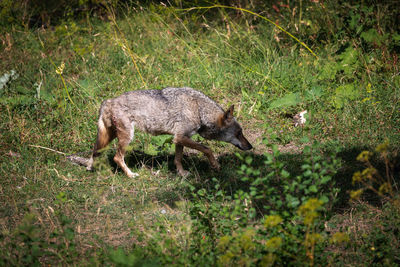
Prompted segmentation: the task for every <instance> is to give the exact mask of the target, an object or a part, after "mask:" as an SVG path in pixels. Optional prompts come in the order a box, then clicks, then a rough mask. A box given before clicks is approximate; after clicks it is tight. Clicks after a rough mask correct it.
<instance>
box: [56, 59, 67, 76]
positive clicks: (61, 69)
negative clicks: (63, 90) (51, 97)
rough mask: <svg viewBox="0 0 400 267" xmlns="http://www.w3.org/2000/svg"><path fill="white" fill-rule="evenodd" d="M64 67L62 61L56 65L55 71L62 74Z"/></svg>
mask: <svg viewBox="0 0 400 267" xmlns="http://www.w3.org/2000/svg"><path fill="white" fill-rule="evenodd" d="M64 67H65V63H64V62H63V63H61V65H60V66H59V67H57V69H56V73H57V74H59V75H61V74H63V71H64Z"/></svg>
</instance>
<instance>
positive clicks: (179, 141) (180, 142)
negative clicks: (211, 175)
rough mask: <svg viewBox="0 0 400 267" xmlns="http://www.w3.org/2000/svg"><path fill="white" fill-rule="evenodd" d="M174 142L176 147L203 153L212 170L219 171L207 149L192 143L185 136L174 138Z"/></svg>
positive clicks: (215, 161) (218, 166) (216, 163)
mask: <svg viewBox="0 0 400 267" xmlns="http://www.w3.org/2000/svg"><path fill="white" fill-rule="evenodd" d="M174 142H175V144H176V145H181V146H186V147H189V148H193V149H196V150H198V151H200V152H203V153H204V155H206V157H207V158H208V160H209V161H210V164H211V167H212V168H213V169H216V170H217V171H219V170H220V165H219V163H218V161H217V160H216V159H215V157H214V155H213V153H212V151H211V150H210V149H209V148H208V147H206V146H204V145H202V144H199V143H196V142H195V141H193V140H192V139H190V138H189V137H187V136H175V138H174Z"/></svg>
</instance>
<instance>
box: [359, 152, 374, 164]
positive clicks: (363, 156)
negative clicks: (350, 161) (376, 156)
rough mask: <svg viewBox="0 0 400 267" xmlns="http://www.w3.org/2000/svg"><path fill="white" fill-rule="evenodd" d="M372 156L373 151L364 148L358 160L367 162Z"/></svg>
mask: <svg viewBox="0 0 400 267" xmlns="http://www.w3.org/2000/svg"><path fill="white" fill-rule="evenodd" d="M371 156H372V152H369V151H366V150H364V151H363V152H361V153H360V154H359V155H358V156H357V160H358V161H361V162H367V161H368V160H369V158H370V157H371Z"/></svg>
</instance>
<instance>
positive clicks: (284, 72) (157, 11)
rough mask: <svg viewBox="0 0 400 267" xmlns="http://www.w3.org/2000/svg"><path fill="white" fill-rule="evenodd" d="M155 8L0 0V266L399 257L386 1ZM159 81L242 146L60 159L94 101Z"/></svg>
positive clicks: (154, 142)
mask: <svg viewBox="0 0 400 267" xmlns="http://www.w3.org/2000/svg"><path fill="white" fill-rule="evenodd" d="M50 2H51V3H50ZM167 2H168V1H167ZM167 2H165V3H158V2H156V1H154V2H152V1H138V2H135V1H132V2H130V1H89V0H86V1H85V0H84V1H64V2H62V1H61V2H60V3H61V4H60V5H55V6H54V5H53V4H52V3H53V1H29V0H24V1H17V2H16V3H14V1H7V0H4V1H2V2H1V3H0V8H1V11H0V25H1V30H0V38H1V42H0V51H1V54H0V57H1V60H0V153H1V157H2V160H1V161H0V174H1V176H2V179H1V182H0V203H1V205H0V207H1V208H0V214H1V216H0V218H1V219H0V225H1V232H0V246H1V247H2V250H1V251H0V265H2V266H3V265H7V266H14V265H16V266H21V265H29V266H36V265H47V264H49V265H113V266H142V265H178V266H180V265H189V266H192V265H193V266H208V265H210V266H215V265H221V266H236V265H239V266H257V265H260V266H276V265H277V266H279V265H282V266H287V265H290V266H304V265H311V266H312V265H325V264H329V265H335V266H336V265H385V266H386V265H387V266H394V265H399V264H400V257H399V255H400V251H399V248H400V231H399V225H400V200H399V193H398V189H399V188H398V187H399V165H398V160H399V157H398V152H399V151H398V147H399V143H400V138H399V136H400V134H399V133H400V113H399V110H400V104H399V103H400V101H399V100H400V75H399V73H400V72H399V63H398V54H399V51H400V28H399V27H400V26H399V25H400V23H399V22H398V19H399V18H398V14H399V13H400V12H399V11H400V10H399V6H398V5H397V3H385V4H375V3H374V2H373V1H362V2H361V3H359V2H358V1H357V2H356V1H350V2H345V3H342V2H340V1H327V3H325V1H292V2H291V1H287V2H282V1H272V2H268V3H264V1H256V0H254V1H220V2H218V3H212V4H210V3H209V2H208V1H174V3H173V4H172V5H171V4H170V3H169V2H168V4H166V3H167ZM167 86H174V87H180V86H190V87H193V88H196V89H199V90H201V91H203V92H204V93H206V94H207V95H209V96H211V97H212V98H213V99H215V100H216V101H217V102H219V103H220V104H221V105H222V106H224V107H227V106H229V105H230V104H235V105H236V108H235V110H236V113H237V114H236V117H237V118H238V120H239V121H240V122H241V124H242V126H243V128H244V133H245V135H246V136H247V137H248V139H249V140H250V141H251V142H252V144H253V146H254V147H255V148H254V150H252V151H251V152H248V153H242V152H238V151H237V150H236V149H235V148H234V147H233V146H230V145H227V144H223V143H220V142H209V144H208V145H210V146H211V147H212V149H213V150H214V151H216V153H217V154H218V156H219V157H218V158H219V162H220V163H221V167H222V169H221V171H220V172H218V173H217V172H213V171H212V170H211V169H210V167H209V165H208V162H207V160H206V159H205V158H204V156H203V155H201V154H198V153H195V152H194V151H192V150H187V154H186V156H185V158H184V165H186V166H185V168H186V169H188V170H190V172H191V175H190V176H189V177H186V178H184V179H183V178H181V177H179V176H178V175H177V174H176V170H175V167H174V164H173V153H174V145H173V144H172V142H171V138H170V137H168V136H157V137H153V136H149V135H146V134H142V133H136V137H135V140H134V141H133V142H132V144H131V147H130V153H128V155H127V164H128V166H129V167H131V168H132V169H133V170H134V171H136V172H138V173H139V174H140V176H139V177H136V178H134V179H131V178H128V177H126V176H125V175H124V174H123V172H121V170H119V169H118V168H116V165H115V164H114V163H113V161H112V157H113V154H114V151H115V147H114V146H111V147H110V148H109V149H108V150H107V152H105V153H104V155H103V156H102V157H101V158H100V160H99V164H97V166H96V167H97V168H96V171H95V172H87V171H86V170H85V169H84V168H82V167H78V166H74V165H72V164H71V163H69V162H67V161H66V160H65V154H72V153H82V155H88V154H89V153H90V152H89V151H90V150H91V148H92V146H93V143H94V140H95V136H96V120H97V116H98V108H99V105H100V103H101V102H102V101H103V100H104V99H106V98H110V97H113V96H116V95H119V94H121V93H122V92H125V91H128V90H138V89H147V88H153V89H161V88H164V87H167ZM302 110H307V111H308V112H307V115H306V119H307V121H306V123H305V125H304V126H303V127H295V126H294V123H293V120H292V117H293V115H295V114H297V113H298V112H300V111H302ZM195 138H198V139H199V140H200V137H195ZM201 142H205V143H206V142H208V141H205V140H201ZM46 148H47V149H46ZM48 149H52V150H53V151H49V150H48ZM55 151H56V152H59V153H55ZM63 153H65V154H63Z"/></svg>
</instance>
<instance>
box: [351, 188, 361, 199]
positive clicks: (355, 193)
mask: <svg viewBox="0 0 400 267" xmlns="http://www.w3.org/2000/svg"><path fill="white" fill-rule="evenodd" d="M362 193H363V189H358V190H356V191H350V198H351V199H359V198H360V196H361V194H362Z"/></svg>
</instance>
